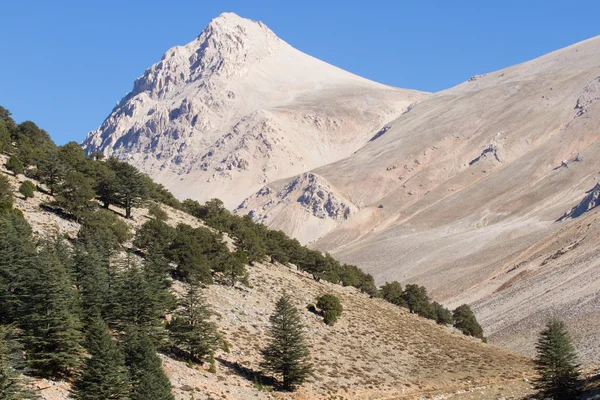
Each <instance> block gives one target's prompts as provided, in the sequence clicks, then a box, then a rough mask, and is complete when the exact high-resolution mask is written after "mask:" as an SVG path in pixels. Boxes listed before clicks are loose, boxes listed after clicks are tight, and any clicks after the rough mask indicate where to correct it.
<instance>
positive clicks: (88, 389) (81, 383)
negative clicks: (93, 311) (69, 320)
mask: <svg viewBox="0 0 600 400" xmlns="http://www.w3.org/2000/svg"><path fill="white" fill-rule="evenodd" d="M85 347H86V350H87V352H88V353H89V358H87V359H86V360H85V362H84V365H83V369H82V371H81V374H80V375H79V376H78V377H77V380H76V381H75V383H74V384H73V389H72V395H73V397H74V398H75V399H76V400H98V399H121V400H129V399H130V397H129V392H130V384H129V376H128V373H127V368H126V367H125V360H124V357H123V353H122V352H121V351H120V349H119V348H118V347H117V343H116V342H115V340H114V339H113V338H112V337H111V336H110V334H109V332H108V327H107V326H106V324H105V323H104V321H102V319H100V318H99V317H96V318H95V319H94V320H93V321H92V322H91V323H90V326H89V329H88V334H87V337H86V341H85Z"/></svg>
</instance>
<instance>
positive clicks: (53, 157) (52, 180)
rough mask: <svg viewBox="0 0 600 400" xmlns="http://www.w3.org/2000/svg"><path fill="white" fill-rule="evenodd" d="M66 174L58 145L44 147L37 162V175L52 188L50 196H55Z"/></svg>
mask: <svg viewBox="0 0 600 400" xmlns="http://www.w3.org/2000/svg"><path fill="white" fill-rule="evenodd" d="M64 174H65V167H64V165H63V164H62V161H61V159H60V157H59V156H58V150H57V149H56V147H54V146H51V147H48V148H46V149H44V152H43V153H42V156H41V157H40V160H39V161H38V163H37V176H38V178H39V180H40V182H42V183H43V184H44V185H46V186H47V187H48V189H49V190H50V196H54V192H55V190H56V187H57V186H58V184H59V183H60V180H61V179H62V177H63V176H64Z"/></svg>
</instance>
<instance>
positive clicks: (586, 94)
mask: <svg viewBox="0 0 600 400" xmlns="http://www.w3.org/2000/svg"><path fill="white" fill-rule="evenodd" d="M598 100H600V76H599V77H597V78H594V80H592V81H591V82H590V84H589V85H587V86H586V87H585V88H583V91H582V92H581V96H579V98H578V99H577V104H575V109H576V110H577V116H581V115H583V114H585V112H586V110H587V109H588V107H589V106H590V105H592V104H593V103H595V102H596V101H598Z"/></svg>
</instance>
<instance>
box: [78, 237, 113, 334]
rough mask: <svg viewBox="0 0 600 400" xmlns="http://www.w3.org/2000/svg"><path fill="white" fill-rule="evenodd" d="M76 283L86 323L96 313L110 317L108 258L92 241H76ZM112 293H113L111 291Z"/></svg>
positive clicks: (96, 314)
mask: <svg viewBox="0 0 600 400" xmlns="http://www.w3.org/2000/svg"><path fill="white" fill-rule="evenodd" d="M74 253H75V254H74V271H75V278H76V285H77V288H78V289H79V293H80V297H81V309H82V319H83V321H84V322H86V324H88V323H89V322H90V320H91V318H94V317H96V316H98V315H100V316H102V317H103V318H110V315H108V314H109V312H108V310H107V305H109V304H111V303H110V300H111V299H110V298H108V296H110V295H111V290H110V282H109V280H110V276H109V268H110V265H109V263H110V262H109V260H106V259H104V257H103V252H102V250H100V249H99V248H98V247H97V246H95V245H94V243H91V242H78V243H77V244H76V246H75V252H74ZM112 294H114V293H112Z"/></svg>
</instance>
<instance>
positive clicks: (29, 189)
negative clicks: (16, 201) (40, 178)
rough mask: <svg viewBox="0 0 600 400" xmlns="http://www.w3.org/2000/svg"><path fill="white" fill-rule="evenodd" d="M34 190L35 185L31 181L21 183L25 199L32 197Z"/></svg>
mask: <svg viewBox="0 0 600 400" xmlns="http://www.w3.org/2000/svg"><path fill="white" fill-rule="evenodd" d="M34 192H35V185H34V184H33V182H31V181H25V182H23V183H21V186H19V193H21V194H22V195H23V197H25V200H27V199H30V198H32V197H33V194H34Z"/></svg>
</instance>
